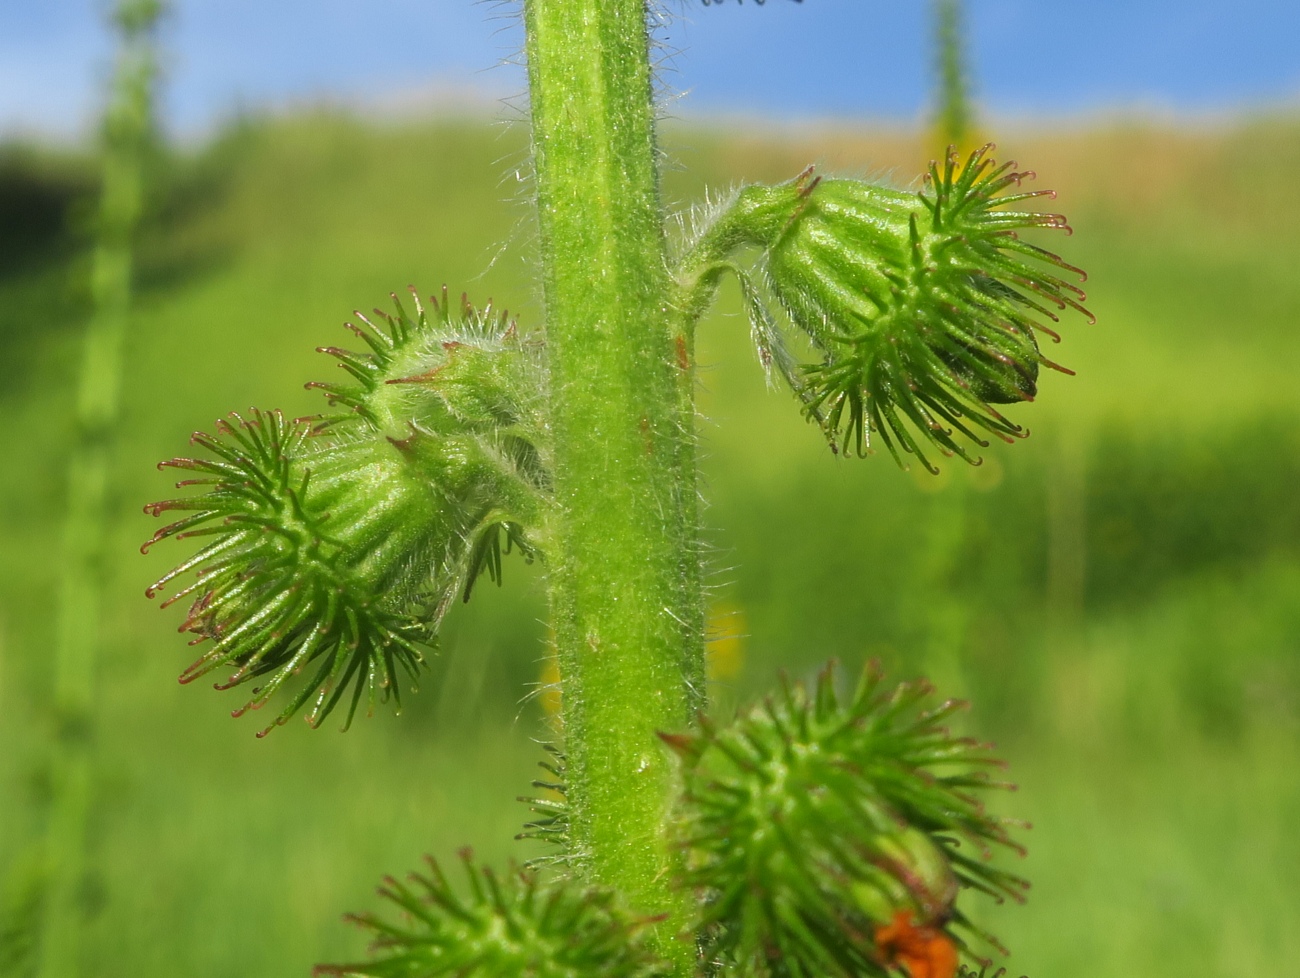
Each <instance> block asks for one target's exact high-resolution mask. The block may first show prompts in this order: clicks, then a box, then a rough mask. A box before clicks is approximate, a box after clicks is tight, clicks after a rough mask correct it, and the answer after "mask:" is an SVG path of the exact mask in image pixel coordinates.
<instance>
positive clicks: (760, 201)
mask: <svg viewBox="0 0 1300 978" xmlns="http://www.w3.org/2000/svg"><path fill="white" fill-rule="evenodd" d="M990 149H991V147H987V146H986V147H984V149H981V150H979V151H977V152H975V153H973V154H971V156H970V158H969V159H968V160H967V161H966V162H965V164H964V165H959V164H958V161H957V159H956V158H955V156H950V157H949V158H948V159H947V160H946V161H945V163H944V164H943V165H942V167H940V166H939V165H937V164H932V165H931V168H930V174H929V177H928V178H927V181H926V186H925V188H924V189H923V190H922V191H921V192H919V193H912V192H907V191H901V190H893V189H890V188H887V187H881V186H876V185H874V184H870V183H865V182H863V181H859V180H821V179H815V178H813V177H812V173H811V170H809V171H806V172H805V173H803V174H802V175H800V177H798V178H797V179H795V180H793V181H791V182H790V183H786V184H782V185H779V186H775V187H764V186H751V187H746V188H744V189H742V190H741V191H740V192H739V193H738V194H737V195H736V196H735V198H734V199H733V200H732V201H731V203H730V204H729V205H728V206H727V207H725V208H724V209H722V210H721V211H720V212H719V213H718V215H716V217H715V218H714V220H713V221H712V222H711V223H710V224H709V225H708V226H707V227H706V228H705V229H704V231H703V233H702V234H701V236H700V237H699V239H698V240H697V242H696V244H695V247H694V249H693V250H692V255H691V256H688V259H689V258H693V259H694V261H695V262H699V263H701V264H702V265H703V266H704V267H703V268H696V269H694V270H693V276H694V278H695V280H697V281H700V282H707V281H708V275H709V271H711V270H716V269H718V268H720V267H722V265H723V263H722V262H721V259H723V258H724V257H725V256H726V255H727V254H729V253H730V252H731V251H733V250H735V249H737V248H738V247H740V246H742V245H744V244H755V245H758V246H760V247H761V248H762V249H763V251H762V254H761V256H760V260H759V265H758V269H757V275H756V276H755V278H754V279H751V278H750V277H749V276H748V275H747V274H746V273H743V272H741V273H739V274H741V276H742V280H743V281H742V286H743V288H744V291H745V294H746V300H747V302H748V304H749V306H750V313H751V317H752V318H753V319H754V321H755V333H756V337H757V339H758V343H759V349H760V356H761V357H762V359H763V361H764V363H765V364H766V365H769V366H774V367H776V369H777V370H778V371H779V372H781V373H782V374H783V375H784V377H785V378H786V380H787V381H789V383H790V384H791V386H792V387H793V388H794V390H795V391H796V393H797V394H798V395H799V396H800V398H801V399H802V400H803V402H804V406H805V411H806V412H807V414H808V415H809V417H811V418H812V419H814V420H815V421H816V422H817V423H818V424H819V425H820V426H821V427H822V428H823V430H824V431H825V432H826V434H827V437H828V438H829V439H830V441H831V444H832V447H834V448H836V449H837V450H845V449H847V448H848V447H849V446H850V445H852V446H853V447H854V448H855V449H856V450H857V452H858V453H860V454H861V453H863V452H865V451H866V450H868V449H869V448H870V446H871V444H872V439H873V437H874V436H877V435H878V436H879V437H880V438H881V440H883V441H884V443H885V446H886V447H887V448H888V449H889V451H890V452H891V453H892V454H893V455H894V456H895V458H899V450H900V449H901V450H902V451H903V452H906V453H909V454H913V455H915V456H916V457H917V458H918V459H920V461H921V462H922V464H924V465H925V466H926V467H927V468H931V469H933V466H932V464H931V462H930V460H929V459H928V458H927V456H926V452H925V445H926V443H930V444H933V445H934V446H936V447H937V448H938V449H939V450H940V452H942V453H943V454H946V455H953V454H956V455H960V456H961V457H963V458H966V459H967V460H968V461H977V460H976V459H972V458H971V457H970V456H969V455H968V453H967V449H966V448H965V447H964V446H963V445H962V444H961V442H960V440H959V438H960V437H962V436H964V437H965V438H966V439H969V440H970V441H972V442H974V443H975V444H977V445H979V446H981V447H984V446H987V444H988V443H987V441H986V440H985V439H984V435H987V434H992V435H996V436H998V437H1001V438H1004V439H1007V440H1009V439H1010V438H1011V437H1012V436H1018V435H1021V434H1023V429H1022V428H1021V427H1020V426H1019V425H1017V424H1015V423H1014V422H1012V421H1010V420H1009V419H1008V418H1006V417H1005V416H1004V415H1003V414H1002V413H1001V412H1000V411H999V410H998V408H997V407H995V405H1000V404H1009V403H1013V402H1016V401H1028V400H1033V398H1034V396H1035V394H1036V393H1037V383H1038V371H1039V366H1040V365H1046V366H1050V367H1057V365H1056V364H1054V363H1052V362H1051V361H1050V360H1048V359H1047V358H1046V357H1044V356H1043V355H1042V353H1041V352H1040V350H1039V346H1038V340H1037V338H1036V334H1037V333H1040V332H1041V333H1045V334H1047V335H1048V336H1050V337H1051V338H1052V339H1054V340H1056V339H1059V337H1058V336H1057V334H1056V333H1055V332H1054V331H1053V330H1052V329H1050V328H1049V327H1048V326H1047V325H1046V322H1047V321H1050V322H1056V321H1057V320H1058V316H1057V311H1060V310H1064V309H1067V308H1073V309H1075V310H1077V311H1079V312H1082V313H1084V314H1085V315H1088V313H1087V310H1086V309H1084V307H1083V306H1082V305H1081V302H1082V300H1083V299H1084V294H1083V292H1082V291H1081V290H1080V289H1078V288H1077V287H1076V286H1074V285H1071V284H1070V283H1068V282H1066V281H1065V280H1064V279H1062V278H1060V277H1059V276H1058V275H1056V274H1055V273H1054V271H1053V269H1057V270H1063V271H1069V272H1073V273H1077V274H1079V275H1080V276H1081V277H1082V275H1083V273H1082V272H1080V271H1079V270H1078V269H1076V268H1074V267H1073V266H1071V265H1068V264H1066V263H1065V262H1064V261H1062V260H1061V259H1060V258H1059V257H1057V256H1056V255H1054V254H1052V253H1051V252H1048V251H1045V250H1044V249H1042V248H1040V247H1038V246H1037V245H1033V244H1030V243H1029V242H1026V241H1024V240H1022V239H1021V238H1020V237H1018V233H1019V232H1020V231H1022V230H1024V229H1029V228H1066V227H1067V225H1066V223H1065V219H1064V218H1063V217H1061V216H1060V215H1058V214H1042V213H1029V212H1024V211H1008V210H1000V209H999V208H1002V207H1005V206H1007V205H1009V204H1014V203H1018V202H1021V201H1024V200H1028V199H1031V198H1035V197H1039V196H1048V195H1050V191H1033V192H1026V193H1012V194H1005V195H1003V192H1004V191H1005V190H1007V189H1008V188H1012V187H1018V186H1019V185H1020V183H1021V181H1022V180H1023V179H1025V178H1027V177H1030V176H1032V174H1030V173H1026V172H1017V171H1016V170H1015V164H1014V163H1004V164H1002V165H997V164H995V163H994V161H993V160H992V159H990V158H989V156H988V151H989V150H990ZM710 263H712V264H710ZM689 264H690V262H689V260H688V265H689ZM726 267H731V266H729V265H728V266H726ZM1054 310H1055V311H1054ZM782 319H784V320H785V321H787V322H788V323H789V324H790V325H792V326H794V327H797V329H798V330H799V331H800V332H801V333H802V334H803V335H804V336H805V337H806V338H807V339H808V340H809V341H811V343H812V345H813V347H814V348H815V349H816V350H817V352H818V353H819V354H820V355H821V357H822V358H823V359H822V360H821V361H820V362H818V363H813V364H809V365H804V366H799V365H797V364H796V363H795V361H794V359H793V357H792V356H791V355H790V354H789V353H788V352H787V351H786V344H785V341H784V339H783V337H782V335H781V330H780V323H781V321H782ZM1058 369H1061V368H1058Z"/></svg>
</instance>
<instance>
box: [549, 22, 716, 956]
mask: <svg viewBox="0 0 1300 978" xmlns="http://www.w3.org/2000/svg"><path fill="white" fill-rule="evenodd" d="M524 9H525V17H526V25H527V35H528V39H527V53H528V65H529V81H530V93H531V102H532V119H533V152H534V157H535V167H536V180H537V200H538V216H539V225H540V231H541V244H542V261H543V273H542V274H543V287H544V292H545V299H546V317H547V322H546V338H547V348H548V356H549V363H550V372H551V419H552V425H553V435H554V451H555V489H556V500H557V508H558V521H559V526H558V530H559V532H558V533H557V546H556V550H557V552H556V553H555V554H554V555H553V558H552V559H553V566H552V569H551V578H550V589H551V606H552V617H553V625H554V631H555V641H556V649H557V653H558V657H559V662H560V668H561V675H562V678H563V692H564V706H563V721H564V731H565V750H566V753H567V779H568V793H569V799H570V804H571V806H572V811H571V819H572V822H571V846H572V853H573V856H574V857H575V861H576V863H577V865H578V866H579V867H580V868H581V871H582V872H583V873H584V875H586V876H587V877H588V878H589V879H590V880H592V881H593V882H597V883H601V884H606V885H609V886H612V887H615V888H616V889H617V890H619V891H620V892H621V893H622V894H623V896H624V897H625V898H626V900H627V901H628V903H629V904H630V906H631V907H632V908H633V909H634V910H635V911H637V912H639V913H645V914H650V915H654V916H656V917H662V918H663V921H662V923H660V924H658V925H657V926H658V929H659V932H660V934H661V940H660V946H661V951H662V952H663V953H665V954H666V955H668V956H669V957H671V958H673V959H674V960H675V961H676V962H677V963H678V970H679V971H680V972H681V973H686V972H687V971H688V970H689V969H690V968H691V967H692V959H693V953H694V951H693V947H692V946H691V944H690V942H688V941H678V940H674V939H673V937H674V936H675V935H676V933H677V932H678V931H679V930H680V929H681V928H682V927H683V926H684V925H685V924H686V920H685V919H684V918H685V907H686V897H685V895H684V894H682V893H680V892H677V891H675V890H674V889H673V888H672V886H671V884H670V882H669V873H668V867H669V860H670V858H671V856H670V853H669V849H668V845H667V843H666V840H665V837H664V821H665V812H666V806H667V804H668V796H669V788H670V779H671V768H670V763H669V759H668V756H667V755H666V753H665V751H664V749H663V747H662V745H661V744H660V743H659V742H658V740H657V738H656V732H657V731H661V730H675V729H679V728H681V727H682V726H683V725H684V724H685V723H687V722H688V720H689V717H690V714H691V710H692V707H693V706H695V705H697V704H698V702H699V698H700V696H701V695H702V692H701V691H700V690H699V688H698V686H699V680H700V677H701V676H702V674H703V666H702V662H701V660H702V651H701V645H700V632H701V630H702V629H701V625H700V621H699V619H700V614H701V613H700V610H699V609H700V602H701V599H700V595H699V569H698V562H699V555H698V545H697V542H696V540H697V535H698V534H697V530H696V527H695V523H694V520H695V511H696V500H695V478H694V469H695V454H694V441H693V438H694V436H693V432H692V427H693V406H692V396H691V395H692V384H693V379H692V370H693V366H692V362H691V343H690V339H689V337H687V336H683V335H681V334H677V335H674V333H673V330H672V321H673V316H672V310H671V308H670V281H669V276H668V272H667V264H666V256H665V239H664V229H663V219H662V213H661V205H660V199H659V191H658V174H657V168H656V160H655V142H654V104H653V92H652V79H651V69H650V60H649V38H648V32H647V26H646V8H645V3H644V0H528V2H527V3H526V4H525V8H524ZM693 687H694V688H693Z"/></svg>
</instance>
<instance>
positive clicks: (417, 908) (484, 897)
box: [316, 852, 670, 978]
mask: <svg viewBox="0 0 1300 978" xmlns="http://www.w3.org/2000/svg"><path fill="white" fill-rule="evenodd" d="M461 859H462V862H463V863H464V870H465V877H466V883H467V886H466V887H465V888H464V889H466V890H467V891H468V892H467V893H461V892H458V891H457V888H456V887H454V886H453V885H452V884H451V883H450V882H449V881H448V879H447V877H446V876H445V875H444V873H443V871H442V868H441V867H440V866H439V865H438V863H437V862H436V861H434V860H432V859H430V860H428V865H427V868H426V870H425V872H423V873H413V874H412V875H411V877H410V879H409V881H407V882H402V881H399V880H395V879H392V878H391V877H390V878H389V879H387V880H386V881H385V882H384V885H383V886H382V887H381V888H380V891H379V893H380V895H381V896H382V897H384V898H385V899H386V900H388V901H389V902H390V903H392V904H394V905H395V907H396V908H397V909H398V910H400V911H401V913H402V916H403V920H402V922H400V923H392V922H390V921H388V920H385V919H384V918H382V917H380V916H379V915H377V914H365V915H359V916H356V917H353V918H352V920H353V921H354V922H356V923H357V924H359V925H360V926H362V927H363V928H365V929H366V930H368V931H370V932H371V933H372V934H374V937H375V940H374V945H373V950H374V952H375V956H374V958H373V959H372V960H370V961H367V962H365V963H358V964H347V965H325V966H322V967H319V968H317V969H316V974H317V976H319V978H324V976H337V978H345V976H356V978H443V976H446V978H586V976H597V975H599V976H600V978H667V976H668V975H669V974H670V971H669V969H668V968H667V966H666V964H665V963H664V962H663V961H662V960H661V959H660V958H658V957H657V956H656V955H655V954H654V952H653V951H652V950H651V948H650V945H649V943H648V942H647V941H646V940H645V939H644V938H645V922H639V921H637V920H635V919H633V918H631V917H629V916H628V915H627V914H626V913H625V912H624V911H623V910H622V909H620V908H619V906H618V901H617V899H616V898H615V896H614V894H613V893H611V892H610V891H608V890H600V889H594V888H590V887H584V886H581V885H575V884H566V883H563V882H551V883H544V882H542V881H540V880H539V879H538V877H537V876H536V875H534V874H533V873H530V872H526V871H511V872H509V873H507V874H505V875H504V876H498V875H497V874H496V873H494V872H492V871H491V870H490V869H486V868H481V867H479V866H477V865H476V864H475V863H474V861H473V859H472V857H471V856H470V855H469V853H468V852H463V853H462V854H461Z"/></svg>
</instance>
